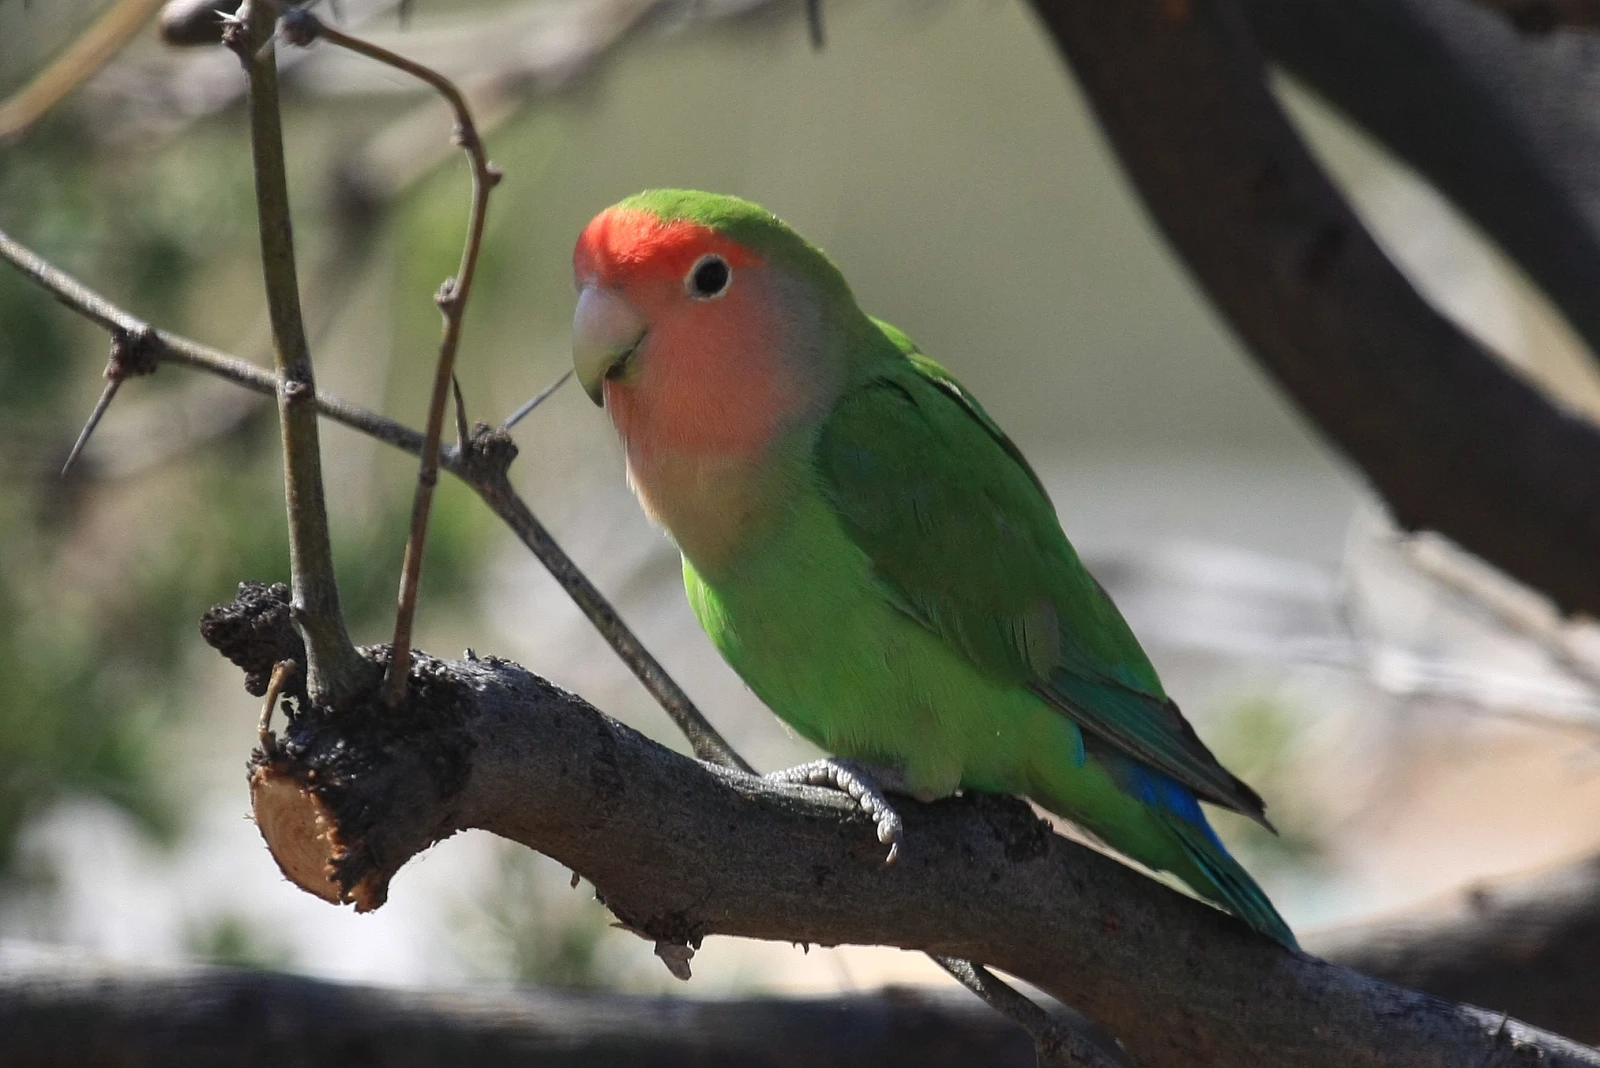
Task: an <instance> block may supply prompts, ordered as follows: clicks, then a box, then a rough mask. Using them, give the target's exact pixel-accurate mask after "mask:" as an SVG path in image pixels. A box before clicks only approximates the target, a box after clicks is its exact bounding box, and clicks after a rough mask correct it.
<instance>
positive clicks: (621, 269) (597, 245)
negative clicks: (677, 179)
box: [572, 207, 760, 284]
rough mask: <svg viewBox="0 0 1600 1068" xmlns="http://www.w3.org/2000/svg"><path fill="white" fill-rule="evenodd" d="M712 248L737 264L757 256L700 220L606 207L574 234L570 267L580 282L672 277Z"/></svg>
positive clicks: (686, 270)
mask: <svg viewBox="0 0 1600 1068" xmlns="http://www.w3.org/2000/svg"><path fill="white" fill-rule="evenodd" d="M711 252H715V253H717V254H718V255H719V256H721V257H722V258H723V259H725V260H727V261H728V265H729V266H731V267H736V268H737V267H744V266H747V265H749V264H753V263H757V262H759V261H760V258H759V257H758V256H756V255H755V254H754V253H753V252H751V251H750V250H749V249H747V248H745V247H744V246H743V245H740V244H738V243H736V242H734V241H731V240H729V239H728V238H727V237H725V236H723V235H722V234H720V233H718V232H717V231H715V230H713V229H712V228H711V227H709V226H705V225H702V224H701V223H697V222H691V221H690V220H688V219H672V220H670V221H668V220H663V219H662V218H660V217H659V216H657V215H653V214H651V213H650V212H648V211H644V210H642V209H640V208H620V207H618V208H607V209H606V210H605V211H603V212H601V213H600V214H599V215H596V216H595V217H594V218H593V219H591V220H590V221H589V225H588V226H585V227H584V228H583V233H582V234H580V235H578V245H577V248H575V249H574V250H573V252H572V269H573V273H574V274H575V275H576V276H577V278H578V281H579V282H580V283H582V282H584V281H586V280H588V279H590V278H594V279H597V280H599V281H600V282H602V283H610V284H617V283H621V282H626V281H631V280H634V279H639V278H661V279H671V280H674V281H676V280H677V279H680V278H682V277H683V276H684V275H686V274H688V273H689V268H691V267H693V266H694V263H695V261H696V260H698V259H699V258H700V257H701V256H704V255H706V254H707V253H711Z"/></svg>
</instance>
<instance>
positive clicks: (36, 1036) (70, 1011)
mask: <svg viewBox="0 0 1600 1068" xmlns="http://www.w3.org/2000/svg"><path fill="white" fill-rule="evenodd" d="M0 1035H4V1036H5V1038H4V1043H3V1050H0V1053H3V1056H0V1060H3V1061H4V1063H5V1064H6V1066H7V1068H56V1066H63V1068H64V1066H68V1065H70V1066H71V1068H144V1066H152V1068H153V1066H156V1065H183V1066H185V1068H352V1066H360V1068H441V1066H444V1065H471V1066H472V1068H512V1066H516V1068H527V1066H529V1065H538V1066H539V1068H682V1066H683V1065H688V1064H693V1065H696V1066H699V1068H818V1066H828V1068H971V1066H973V1065H982V1066H984V1068H1033V1066H1034V1052H1033V1042H1032V1040H1031V1039H1029V1038H1028V1036H1027V1035H1026V1034H1024V1033H1023V1032H1022V1030H1021V1029H1020V1028H1018V1027H1016V1026H1015V1025H1013V1024H1011V1023H1009V1022H1008V1021H1007V1020H1006V1019H1005V1018H1004V1017H1002V1016H1000V1015H999V1014H998V1013H995V1012H992V1011H990V1010H989V1009H988V1008H986V1007H985V1006H983V1005H982V1004H980V1003H979V1002H978V1001H976V1000H975V999H972V998H969V997H966V996H965V995H962V996H959V997H945V996H937V995H934V994H931V993H927V992H921V991H913V990H893V989H891V990H884V991H880V992H877V993H873V994H867V995H860V996H856V997H837V998H811V999H777V998H751V999H733V1000H716V1001H686V1000H684V999H680V998H659V997H656V998H652V997H626V996H622V995H617V994H588V995H585V994H563V993H557V992H551V991H517V992H514V993H510V992H508V993H490V992H484V991H475V992H467V991H461V992H451V993H445V992H420V991H401V990H391V989H383V988H379V987H364V986H353V985H344V984H339V983H328V982H319V981H317V980H314V979H305V978H301V977H298V976H288V975H264V974H260V973H251V972H239V971H231V970H226V969H192V970H185V971H180V972H130V971H118V970H113V969H109V968H104V967H89V966H84V965H81V964H79V965H74V964H64V965H54V966H52V965H50V964H47V963H45V964H41V963H33V964H30V965H28V966H26V967H24V968H19V969H17V970H15V971H7V970H6V969H4V968H0Z"/></svg>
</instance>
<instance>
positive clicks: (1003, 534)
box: [817, 328, 1265, 822]
mask: <svg viewBox="0 0 1600 1068" xmlns="http://www.w3.org/2000/svg"><path fill="white" fill-rule="evenodd" d="M885 333H886V334H888V335H889V337H890V338H891V339H892V340H894V341H895V342H896V343H897V344H898V345H899V347H900V348H901V349H902V353H903V355H904V357H905V358H904V359H903V360H884V361H881V362H880V363H879V365H878V368H877V369H876V370H875V371H874V373H873V374H871V375H869V376H867V377H865V378H864V379H863V380H862V381H860V382H858V383H857V384H856V385H855V386H854V387H853V388H851V389H850V390H848V391H847V392H846V394H845V395H844V396H843V397H842V398H841V400H840V402H839V404H838V406H837V408H836V409H835V410H834V412H833V413H832V414H830V416H829V417H828V419H827V420H826V422H825V423H824V425H823V428H822V432H821V434H820V436H819V438H818V445H817V468H818V471H819V473H820V476H821V479H822V482H823V484H824V487H825V488H826V490H827V491H828V493H829V494H830V496H831V498H832V500H833V502H834V504H835V505H836V507H837V508H838V511H839V515H840V518H841V520H842V522H843V525H844V528H845V530H846V532H847V533H848V534H849V536H850V537H851V539H852V540H853V541H854V542H855V543H856V544H857V545H858V546H859V547H860V548H861V549H862V550H863V551H864V552H865V553H866V554H867V556H868V558H869V559H870V560H871V561H872V564H873V568H874V570H875V572H876V574H877V575H878V578H879V580H880V581H881V582H882V583H883V585H884V588H885V592H886V596H888V597H890V598H891V599H892V600H893V602H894V603H895V605H896V607H898V608H899V609H900V610H902V611H904V612H905V613H906V614H907V615H909V616H910V617H911V618H913V619H914V620H916V621H917V622H918V623H920V624H922V625H923V626H925V627H927V628H928V629H930V630H932V631H934V632H935V633H937V634H938V635H940V636H941V637H942V638H944V639H945V641H947V642H948V643H949V644H950V645H951V646H952V647H953V648H955V649H956V650H958V651H959V652H960V653H961V654H962V655H963V656H965V657H966V658H967V659H968V660H969V661H970V662H971V663H973V664H974V665H976V666H977V667H978V669H979V670H980V671H982V672H984V674H986V675H988V676H989V677H991V678H995V679H997V680H1001V681H1006V682H1015V683H1016V684H1018V685H1024V686H1028V687H1029V688H1031V689H1032V690H1034V691H1035V692H1036V693H1038V694H1039V696H1040V697H1042V698H1043V699H1044V700H1046V701H1047V702H1049V703H1050V704H1051V705H1052V706H1054V707H1055V708H1056V709H1058V710H1059V711H1060V712H1062V713H1063V714H1065V715H1067V716H1069V717H1070V718H1071V719H1073V720H1074V721H1075V722H1077V723H1078V724H1079V725H1080V726H1082V727H1084V728H1085V729H1087V730H1089V731H1090V732H1091V733H1093V734H1094V735H1096V736H1098V737H1099V738H1101V739H1102V740H1104V741H1106V742H1109V743H1111V744H1112V745H1113V746H1115V747H1116V748H1118V749H1120V750H1122V751H1124V752H1125V753H1127V754H1128V755H1129V756H1132V757H1135V758H1137V759H1138V760H1140V761H1143V762H1144V763H1146V764H1148V765H1150V766H1152V767H1155V768H1157V769H1159V770H1161V771H1163V772H1165V773H1166V774H1168V775H1170V776H1172V778H1174V779H1176V780H1177V781H1178V782H1180V783H1182V784H1184V785H1185V786H1187V787H1189V788H1190V789H1192V790H1193V791H1194V792H1195V793H1196V794H1197V795H1199V796H1200V797H1202V798H1205V799H1206V800H1208V801H1212V802H1214V803H1216V804H1219V805H1223V806H1225V807H1227V808H1231V809H1233V810H1235V811H1238V812H1242V813H1244V814H1246V815H1249V816H1253V817H1255V818H1257V819H1261V820H1262V822H1265V820H1264V818H1263V816H1262V803H1261V799H1260V798H1259V797H1258V796H1257V795H1256V794H1255V793H1254V791H1252V790H1251V789H1250V788H1249V787H1248V786H1246V785H1245V784H1244V783H1242V782H1240V781H1239V780H1238V779H1237V778H1235V777H1234V776H1233V775H1232V774H1230V773H1229V772H1228V771H1227V770H1226V769H1225V768H1223V767H1222V766H1221V764H1219V763H1218V762H1217V760H1216V758H1215V757H1213V756H1212V755H1211V753H1210V751H1209V750H1207V749H1206V747H1205V745H1204V744H1203V743H1201V741H1200V739H1199V738H1198V737H1197V736H1196V735H1195V732H1194V730H1193V728H1191V727H1190V726H1189V724H1188V722H1187V721H1185V720H1184V718H1183V716H1182V715H1181V714H1180V713H1179V711H1178V709H1177V706H1175V705H1174V704H1173V703H1172V701H1171V700H1169V699H1168V698H1167V696H1166V694H1165V693H1164V692H1163V691H1162V689H1161V683H1160V680H1159V679H1158V678H1157V677H1156V673H1155V670H1154V669H1153V668H1152V667H1151V665H1150V661H1149V659H1148V658H1147V657H1146V656H1145V654H1144V651H1143V650H1142V649H1141V648H1140V647H1139V643H1138V641H1137V639H1135V638H1134V636H1133V632H1132V631H1131V630H1129V628H1128V625H1127V623H1126V622H1124V620H1123V619H1122V615H1121V613H1119V612H1118V611H1117V608H1116V606H1115V605H1114V604H1112V603H1111V599H1110V598H1109V597H1107V596H1106V593H1105V591H1104V590H1103V589H1101V588H1100V585H1099V583H1097V582H1096V581H1095V580H1094V578H1093V576H1091V575H1090V574H1089V572H1088V571H1087V570H1085V569H1084V567H1083V565H1082V563H1081V562H1080V561H1079V560H1078V556H1077V553H1076V552H1075V551H1074V550H1073V548H1072V546H1071V544H1070V543H1069V542H1068V541H1067V538H1066V535H1065V534H1063V533H1062V531H1061V527H1060V524H1059V523H1058V521H1057V520H1056V516H1055V511H1054V509H1053V508H1052V507H1051V504H1050V500H1049V497H1048V496H1047V495H1046V494H1045V491H1044V488H1043V487H1042V485H1041V484H1040V482H1039V479H1038V477H1037V476H1036V475H1035V474H1034V473H1033V471H1032V469H1031V468H1030V467H1029V466H1028V463H1027V461H1026V460H1025V459H1024V458H1023V456H1022V454H1021V452H1020V451H1018V449H1017V447H1016V446H1015V445H1014V444H1012V442H1011V441H1010V439H1009V438H1007V437H1006V436H1005V434H1004V433H1003V432H1002V431H1001V430H1000V428H999V427H998V426H997V425H996V424H995V423H994V421H993V420H992V419H990V418H989V416H988V415H987V414H986V413H985V412H984V411H983V409H982V408H981V407H980V406H979V405H978V404H977V402H976V401H974V400H972V398H971V397H969V396H968V395H967V394H966V393H965V391H964V390H962V388H961V386H960V384H959V383H957V382H956V381H955V379H954V378H952V377H951V376H950V374H949V373H948V372H947V371H945V370H944V368H942V367H940V366H939V365H938V364H936V363H934V362H933V361H932V360H930V359H928V358H927V357H925V356H923V355H922V354H921V353H919V352H916V351H915V350H914V349H912V348H911V347H910V343H909V342H908V341H906V340H905V339H904V335H901V334H899V332H898V331H894V330H892V328H888V329H886V330H885Z"/></svg>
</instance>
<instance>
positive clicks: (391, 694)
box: [283, 8, 500, 706]
mask: <svg viewBox="0 0 1600 1068" xmlns="http://www.w3.org/2000/svg"><path fill="white" fill-rule="evenodd" d="M283 26H284V35H285V37H286V38H287V39H288V40H289V41H290V42H291V43H293V44H297V45H302V46H305V45H309V44H310V43H311V42H312V41H315V40H319V39H320V40H323V41H326V42H328V43H329V44H331V45H337V46H338V47H340V48H344V49H348V50H349V51H351V52H355V53H357V54H358V55H363V56H366V57H367V58H368V59H372V60H375V61H376V62H379V63H383V64H385V65H387V66H390V67H393V68H395V69H396V70H400V71H404V72H405V73H407V74H409V75H411V76H412V77H414V78H417V79H419V80H421V81H423V82H426V83H427V84H428V85H430V86H432V87H433V88H434V89H435V90H436V91H438V93H439V94H440V95H441V96H443V97H444V98H445V101H446V102H447V103H448V104H449V105H450V108H451V110H452V111H453V112H454V113H455V121H456V129H455V140H456V143H457V144H459V145H460V146H461V148H462V150H463V151H464V152H466V154H467V159H468V161H469V162H470V163H471V166H472V209H471V212H470V214H469V215H468V220H467V238H466V243H465V245H464V247H463V248H462V250H461V267H460V269H459V270H458V271H457V272H456V276H455V277H454V278H450V279H446V280H445V282H444V284H443V285H442V286H440V287H439V293H438V296H437V297H436V298H435V299H436V300H437V302H438V305H439V310H440V312H441V313H442V314H443V315H444V336H443V337H442V338H441V339H440V341H439V362H438V366H437V368H436V370H435V372H434V379H433V396H432V399H431V400H430V402H429V404H428V420H427V423H426V425H425V427H424V429H423V435H424V440H423V446H422V457H421V463H420V465H419V467H418V470H417V492H416V495H415V497H414V498H413V500H412V507H411V533H410V536H409V537H408V538H407V540H406V553H405V562H404V564H403V565H402V567H401V572H400V595H399V603H398V605H397V608H396V612H395V622H394V643H393V646H392V650H393V651H392V652H391V653H390V656H389V667H388V672H387V674H386V675H385V676H384V680H383V698H384V700H385V701H386V702H387V703H388V704H390V705H391V706H392V705H396V704H399V702H400V701H401V700H402V699H403V698H404V697H405V693H406V680H407V678H408V676H409V674H410V670H411V637H412V628H413V624H414V622H415V619H416V613H417V587H418V583H419V582H420V581H421V578H422V551H423V547H424V545H425V544H426V542H427V537H428V515H429V512H430V511H431V510H432V508H433V491H434V487H435V486H436V485H437V484H438V481H439V447H440V441H441V439H442V438H443V436H444V416H445V408H446V407H447V406H448V405H449V403H450V387H451V382H452V381H453V379H454V375H455V363H456V351H457V349H458V348H459V347H460V343H461V326H462V322H463V320H464V318H465V314H466V307H467V298H468V297H469V296H470V295H471V292H472V282H473V278H474V277H475V275H476V274H477V267H478V253H479V251H480V250H481V249H482V247H483V230H484V223H485V220H486V218H487V216H488V210H489V194H490V192H491V191H493V189H494V187H495V186H496V185H497V184H499V181H500V171H499V170H498V169H497V168H496V167H495V166H494V165H493V164H492V163H490V162H489V156H488V153H487V152H486V151H485V150H484V147H483V139H482V137H480V136H479V134H478V128H477V126H476V125H475V124H474V122H473V119H472V111H471V109H470V108H468V107H467V101H466V98H465V97H463V96H462V95H461V91H460V90H459V89H457V88H456V86H455V84H454V83H453V82H451V81H450V79H448V78H446V77H445V76H444V75H442V74H440V73H439V72H437V71H435V70H432V69H430V68H428V67H425V66H423V65H422V64H420V63H417V62H415V61H414V60H410V59H407V58H406V57H404V56H402V55H398V54H397V53H394V52H391V51H389V50H388V49H387V48H382V47H380V46H378V45H375V44H372V43H371V42H369V41H364V40H362V39H361V38H359V37H354V36H351V35H350V34H347V33H344V32H343V31H341V30H336V29H334V28H333V27H331V26H329V25H327V24H326V23H324V22H323V21H322V20H321V19H319V18H317V16H315V15H313V14H312V13H311V12H309V11H307V10H305V9H304V8H291V9H289V10H288V11H287V12H285V14H284V21H283Z"/></svg>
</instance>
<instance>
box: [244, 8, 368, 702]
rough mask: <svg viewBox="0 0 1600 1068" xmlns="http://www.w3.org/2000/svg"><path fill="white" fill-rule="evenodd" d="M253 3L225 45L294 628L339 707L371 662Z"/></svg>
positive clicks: (262, 22)
mask: <svg viewBox="0 0 1600 1068" xmlns="http://www.w3.org/2000/svg"><path fill="white" fill-rule="evenodd" d="M270 15H271V13H270V12H269V11H267V10H264V7H263V5H262V4H261V3H260V2H259V0H246V2H245V3H244V4H243V5H241V6H240V8H239V15H238V19H237V21H235V22H232V23H230V24H229V26H228V29H227V32H226V34H225V39H226V40H227V43H228V45H229V47H231V48H232V49H233V50H234V51H235V52H236V53H237V54H238V56H239V58H240V62H241V63H242V64H243V66H244V70H245V75H246V77H247V79H248V81H249V94H248V95H249V112H250V147H251V156H252V161H253V163H254V169H255V180H256V212H257V216H258V219H259V224H260V230H261V262H262V269H263V273H264V275H265V280H266V289H267V308H268V312H269V315H270V318H271V321H272V340H273V350H274V353H275V356H276V362H277V367H278V377H279V378H280V379H281V380H282V387H281V388H280V389H278V390H277V393H278V419H279V423H280V425H281V427H282V431H283V459H284V465H283V466H284V494H285V498H286V500H287V502H288V511H289V560H290V569H291V574H292V577H293V582H294V603H295V622H296V623H297V624H298V625H299V626H300V628H301V630H302V631H303V632H304V634H305V640H306V661H307V663H306V685H307V690H308V692H309V693H310V695H311V698H312V700H314V701H326V702H328V703H331V704H340V703H342V702H344V701H346V700H348V699H349V698H351V697H353V696H355V695H356V694H358V693H359V692H361V691H362V690H364V689H365V688H366V687H367V686H368V685H369V684H370V676H371V662H370V661H368V660H365V659H363V658H362V657H361V655H360V654H359V653H358V652H356V647H355V645H354V644H353V643H352V642H351V641H350V635H349V633H348V632H347V631H346V630H345V624H344V614H343V612H341V610H340V607H339V586H338V581H337V579H336V577H335V575H334V569H333V549H332V546H331V544H330V541H329V536H328V512H327V502H326V499H325V497H324V494H323V488H322V459H321V448H320V445H319V443H318V431H317V412H316V382H315V379H314V377H313V375H312V370H311V351H310V347H309V345H308V344H307V342H306V334H305V323H304V322H303V320H302V318H301V314H300V292H299V282H298V279H297V277H296V273H295V261H294V238H293V234H292V232H291V228H290V216H289V191H288V179H287V177H286V175H285V173H284V154H283V124H282V117H281V115H280V113H279V107H278V67H277V55H276V50H275V49H274V48H273V43H272V34H273V28H274V20H273V19H272V18H271V17H270Z"/></svg>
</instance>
